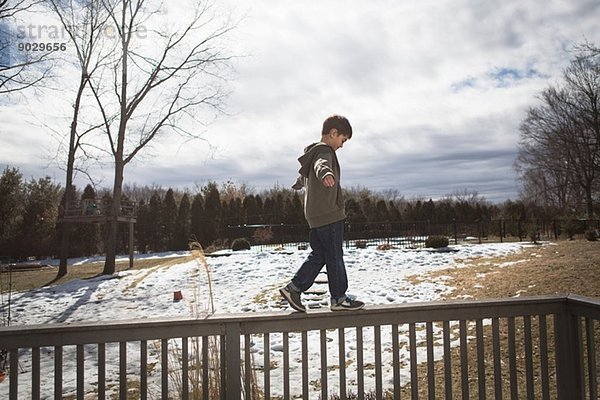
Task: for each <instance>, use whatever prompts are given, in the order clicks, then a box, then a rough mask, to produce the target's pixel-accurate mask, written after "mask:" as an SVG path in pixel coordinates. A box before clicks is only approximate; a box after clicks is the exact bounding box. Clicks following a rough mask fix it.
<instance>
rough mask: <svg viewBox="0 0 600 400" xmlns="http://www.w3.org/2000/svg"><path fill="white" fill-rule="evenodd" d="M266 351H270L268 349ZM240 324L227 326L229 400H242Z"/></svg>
mask: <svg viewBox="0 0 600 400" xmlns="http://www.w3.org/2000/svg"><path fill="white" fill-rule="evenodd" d="M265 351H268V349H266V350H265ZM240 379H241V369H240V324H239V323H237V322H230V323H227V324H225V385H224V387H225V388H227V393H226V394H225V398H226V399H227V400H239V399H241V397H242V396H241V384H240Z"/></svg>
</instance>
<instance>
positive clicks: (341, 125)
mask: <svg viewBox="0 0 600 400" xmlns="http://www.w3.org/2000/svg"><path fill="white" fill-rule="evenodd" d="M332 129H337V131H338V133H340V134H342V135H344V136H347V137H348V139H350V138H351V137H352V126H351V125H350V122H348V119H347V118H346V117H342V116H341V115H332V116H331V117H328V118H327V119H326V120H325V121H323V130H322V131H321V135H327V134H328V133H329V131H331V130H332Z"/></svg>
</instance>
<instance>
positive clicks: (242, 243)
mask: <svg viewBox="0 0 600 400" xmlns="http://www.w3.org/2000/svg"><path fill="white" fill-rule="evenodd" d="M231 250H233V251H238V250H250V243H249V242H248V240H246V239H245V238H237V239H234V240H233V242H232V243H231Z"/></svg>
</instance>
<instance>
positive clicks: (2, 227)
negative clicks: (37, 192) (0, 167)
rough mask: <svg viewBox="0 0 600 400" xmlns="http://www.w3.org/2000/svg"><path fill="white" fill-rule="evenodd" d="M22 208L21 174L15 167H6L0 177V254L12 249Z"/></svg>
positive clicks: (23, 199)
mask: <svg viewBox="0 0 600 400" xmlns="http://www.w3.org/2000/svg"><path fill="white" fill-rule="evenodd" d="M24 208H25V186H24V184H23V174H21V173H20V172H19V170H18V169H17V168H8V167H6V168H5V169H4V172H3V173H2V177H0V254H11V252H12V251H13V250H14V246H15V245H16V243H15V241H16V238H17V236H18V235H19V229H20V228H21V220H22V218H23V210H24Z"/></svg>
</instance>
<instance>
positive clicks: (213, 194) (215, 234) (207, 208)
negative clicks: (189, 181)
mask: <svg viewBox="0 0 600 400" xmlns="http://www.w3.org/2000/svg"><path fill="white" fill-rule="evenodd" d="M203 191H204V213H205V215H206V216H207V218H205V220H204V221H203V222H204V224H203V225H204V226H205V229H204V235H203V236H204V243H202V244H203V245H204V246H208V245H210V244H212V243H213V242H214V241H215V240H216V239H218V238H219V237H220V236H219V235H220V234H221V233H222V229H221V228H222V226H221V224H222V215H221V198H220V195H219V188H218V187H217V184H216V183H215V182H209V183H208V185H207V186H206V187H205V188H204V189H203Z"/></svg>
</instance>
